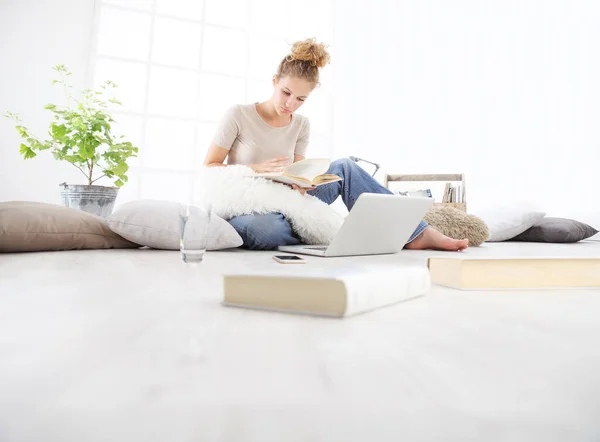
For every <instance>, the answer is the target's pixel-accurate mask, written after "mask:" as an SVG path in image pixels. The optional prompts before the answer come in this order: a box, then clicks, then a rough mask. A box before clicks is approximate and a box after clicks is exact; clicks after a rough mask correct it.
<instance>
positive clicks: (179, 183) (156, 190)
mask: <svg viewBox="0 0 600 442" xmlns="http://www.w3.org/2000/svg"><path fill="white" fill-rule="evenodd" d="M191 196H192V173H191V172H189V173H182V172H175V171H174V172H166V171H158V170H144V171H143V172H142V185H141V189H140V198H141V199H157V200H167V201H179V202H184V203H185V202H188V201H190V198H191Z"/></svg>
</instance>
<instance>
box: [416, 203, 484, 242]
mask: <svg viewBox="0 0 600 442" xmlns="http://www.w3.org/2000/svg"><path fill="white" fill-rule="evenodd" d="M423 219H424V220H425V221H427V223H428V224H429V225H430V226H431V227H433V228H434V229H435V230H437V231H439V232H441V233H443V234H444V235H446V236H449V237H450V238H454V239H465V238H466V239H468V240H469V246H471V247H477V246H479V245H481V244H482V243H483V242H484V241H486V240H487V239H488V238H489V237H490V231H489V229H488V226H487V225H486V224H485V222H483V220H481V219H480V218H478V217H476V216H475V215H469V214H467V213H465V212H463V211H462V210H458V209H455V208H454V207H449V206H434V207H432V208H431V209H429V211H428V212H427V213H426V214H425V216H424V217H423Z"/></svg>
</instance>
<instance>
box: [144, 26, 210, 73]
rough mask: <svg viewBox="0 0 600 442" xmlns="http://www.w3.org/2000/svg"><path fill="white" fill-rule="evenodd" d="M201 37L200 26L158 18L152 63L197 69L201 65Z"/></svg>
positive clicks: (155, 27)
mask: <svg viewBox="0 0 600 442" xmlns="http://www.w3.org/2000/svg"><path fill="white" fill-rule="evenodd" d="M201 36H202V26H201V25H199V24H196V23H189V22H183V21H179V20H177V19H170V18H162V17H157V18H156V21H155V23H154V42H153V47H152V61H155V62H157V63H164V64H171V65H175V66H180V67H186V68H196V69H197V68H198V67H199V64H200V39H201Z"/></svg>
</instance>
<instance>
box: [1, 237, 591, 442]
mask: <svg viewBox="0 0 600 442" xmlns="http://www.w3.org/2000/svg"><path fill="white" fill-rule="evenodd" d="M434 253H435V252H414V251H404V252H402V253H400V254H397V255H390V256H377V257H355V258H318V257H307V260H308V263H307V264H305V266H314V267H338V266H355V267H357V268H358V267H363V266H364V267H370V266H373V267H377V268H381V267H382V266H390V268H392V269H393V267H394V266H401V265H425V261H426V258H427V257H428V256H430V255H432V254H434ZM467 253H473V254H495V255H529V256H536V255H543V256H548V255H549V254H554V255H569V256H600V243H598V242H595V243H594V242H582V243H578V244H571V245H547V244H540V245H536V244H520V243H501V244H487V245H485V246H484V247H481V248H478V249H470V250H469V251H468V252H467ZM271 255H273V253H272V252H248V251H241V250H235V251H230V252H212V253H211V252H209V253H207V256H206V259H205V262H204V263H202V264H201V265H200V266H198V267H189V266H186V265H184V264H182V263H181V262H180V261H179V256H178V253H176V252H161V251H152V250H113V251H110V250H109V251H77V252H54V253H37V254H10V255H0V441H2V442H4V441H11V442H12V441H44V442H51V441H57V442H58V441H60V442H66V441H78V442H79V441H86V442H95V441H127V442H132V441H143V442H152V441H160V442H164V441H169V442H174V441H190V442H191V441H232V442H242V441H257V442H258V441H260V442H265V441H277V442H283V441H310V442H313V441H327V442H330V441H344V442H349V441H395V442H397V441H460V442H464V441H544V442H548V441H595V440H598V438H599V437H600V419H599V416H600V374H599V373H600V345H599V341H600V290H591V289H579V290H545V291H541V290H540V291H536V290H531V291H488V292H475V291H472V292H462V291H457V290H452V289H447V288H442V287H437V286H434V287H433V289H432V291H431V292H430V293H429V294H428V295H426V296H424V297H421V298H418V299H415V300H411V301H408V302H405V303H402V304H398V305H395V306H392V307H389V308H384V309H381V310H378V311H375V312H371V313H368V314H365V315H360V316H356V317H351V318H346V319H330V318H317V317H309V316H297V315H290V314H282V313H271V312H262V311H252V310H244V309H236V308H230V307H224V306H222V305H221V304H220V302H221V300H222V275H223V274H224V273H225V272H230V271H232V272H235V271H255V270H264V269H269V270H272V271H274V272H277V271H282V268H283V267H286V268H288V267H291V266H283V265H281V264H277V263H275V262H274V261H273V260H272V259H271ZM297 267H301V266H297ZM298 271H300V269H299V270H298Z"/></svg>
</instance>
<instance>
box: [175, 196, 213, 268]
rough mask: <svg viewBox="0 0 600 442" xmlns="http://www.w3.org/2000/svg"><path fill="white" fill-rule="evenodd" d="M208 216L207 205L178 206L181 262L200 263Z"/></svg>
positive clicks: (204, 244)
mask: <svg viewBox="0 0 600 442" xmlns="http://www.w3.org/2000/svg"><path fill="white" fill-rule="evenodd" d="M210 218H211V210H210V207H208V206H200V205H195V204H181V205H180V206H179V251H180V252H181V260H182V261H183V262H186V263H200V262H202V260H203V259H204V254H205V252H206V245H207V243H208V226H209V224H210Z"/></svg>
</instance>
